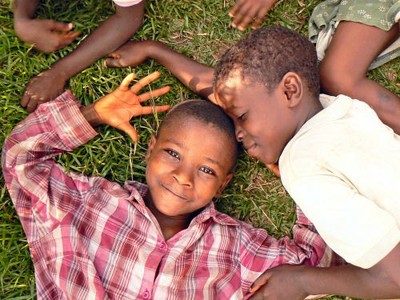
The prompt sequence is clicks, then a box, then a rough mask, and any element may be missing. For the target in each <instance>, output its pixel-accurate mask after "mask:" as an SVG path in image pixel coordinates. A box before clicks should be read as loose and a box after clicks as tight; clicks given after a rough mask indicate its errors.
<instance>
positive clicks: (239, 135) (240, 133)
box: [235, 125, 244, 143]
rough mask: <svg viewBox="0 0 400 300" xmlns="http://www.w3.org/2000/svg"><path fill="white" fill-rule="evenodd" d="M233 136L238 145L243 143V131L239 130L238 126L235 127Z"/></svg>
mask: <svg viewBox="0 0 400 300" xmlns="http://www.w3.org/2000/svg"><path fill="white" fill-rule="evenodd" d="M235 135H236V139H237V141H238V142H239V143H241V142H243V136H244V133H243V130H242V129H241V128H240V126H237V125H236V126H235Z"/></svg>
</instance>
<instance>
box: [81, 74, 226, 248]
mask: <svg viewBox="0 0 400 300" xmlns="http://www.w3.org/2000/svg"><path fill="white" fill-rule="evenodd" d="M159 76H160V74H159V73H158V72H154V73H152V74H150V75H149V76H147V77H145V78H143V79H141V80H139V81H138V82H137V83H135V84H134V85H133V86H132V87H130V83H131V82H132V80H133V79H134V77H135V76H134V74H130V75H128V76H127V77H126V78H125V79H124V80H123V81H122V83H121V85H120V86H119V87H118V88H117V89H116V90H115V91H113V92H112V93H110V94H108V95H106V96H104V97H103V98H101V99H100V100H98V101H97V102H95V103H94V104H91V105H89V106H86V107H82V108H81V112H82V114H83V116H84V117H85V118H86V120H87V121H88V122H89V123H90V124H91V125H92V126H99V125H101V124H108V125H110V126H112V127H114V128H117V129H119V130H122V131H124V132H125V133H126V134H128V135H129V136H130V137H131V138H132V140H133V141H135V142H137V141H138V135H137V132H136V130H135V128H134V127H133V126H132V125H131V124H130V120H131V119H132V118H134V117H138V116H141V115H145V114H151V113H154V112H164V111H166V110H168V109H169V108H170V106H169V105H161V106H142V103H143V102H145V101H147V100H149V99H151V98H153V97H158V96H161V95H163V94H165V93H167V92H168V91H169V87H163V88H160V89H156V90H154V91H151V92H146V93H143V94H138V93H139V91H140V90H141V89H142V88H143V87H145V86H146V85H148V84H149V83H151V82H152V81H154V80H156V79H157V78H158V77H159ZM186 124H187V125H188V126H190V129H188V130H187V129H185V130H181V131H179V130H180V129H181V124H180V123H178V122H176V124H175V125H170V126H169V127H167V128H164V129H163V130H161V131H160V133H159V135H158V136H157V137H155V136H152V138H151V140H150V143H149V147H148V152H147V155H146V162H147V168H146V182H147V184H148V187H149V190H148V193H147V195H145V197H144V200H145V202H146V206H147V207H148V208H149V210H150V211H151V212H152V213H153V215H154V217H155V218H156V219H157V222H158V224H159V226H160V230H161V233H162V234H163V236H164V238H165V240H168V239H170V238H171V237H173V236H174V235H175V234H176V233H178V232H180V231H182V230H184V229H186V228H187V227H188V226H189V223H190V222H191V220H192V219H193V218H194V217H195V216H196V215H197V214H198V213H199V212H200V211H201V210H202V209H203V208H204V207H205V206H206V205H208V204H209V203H210V202H211V201H212V200H213V199H214V198H216V197H219V196H220V195H221V193H222V191H223V190H224V189H225V187H226V185H227V184H228V183H229V181H230V180H231V178H232V176H233V174H232V172H231V169H232V164H233V162H232V159H231V156H229V155H225V154H223V153H224V152H223V151H222V150H226V146H227V145H231V143H229V140H228V137H227V136H226V134H225V133H223V132H221V131H220V129H216V128H214V127H212V126H210V127H207V124H204V123H202V122H201V121H193V120H192V122H191V123H186ZM177 132H179V133H177ZM193 132H196V134H193ZM210 134H211V135H212V134H215V135H213V138H210V139H209V140H208V142H204V139H206V138H207V137H209V136H210ZM199 135H200V136H201V137H202V138H201V139H199V138H198V137H199ZM224 139H225V140H224ZM166 149H168V151H167V150H166ZM228 151H229V150H228ZM231 151H233V148H232V149H231ZM170 152H172V153H170ZM199 166H200V168H199ZM208 167H210V168H212V172H213V173H212V174H210V173H209V172H210V170H209V169H208ZM153 194H154V195H153ZM181 197H185V200H182V199H181Z"/></svg>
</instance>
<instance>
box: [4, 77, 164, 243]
mask: <svg viewBox="0 0 400 300" xmlns="http://www.w3.org/2000/svg"><path fill="white" fill-rule="evenodd" d="M158 76H159V75H158V73H153V74H152V75H150V76H148V77H146V78H144V79H142V80H140V81H139V82H138V83H137V84H136V85H134V86H133V87H132V88H129V87H128V86H129V83H130V81H131V80H132V79H133V76H132V75H130V76H129V77H128V78H127V79H125V80H124V81H123V83H122V84H121V86H120V87H119V88H118V89H117V90H115V91H114V92H112V93H111V94H109V95H107V96H105V97H103V98H101V99H100V100H99V101H98V102H96V103H95V104H94V105H90V106H89V107H86V108H85V107H81V108H80V107H79V104H78V102H77V101H76V99H75V97H74V96H73V95H72V93H71V92H69V91H66V92H65V93H64V94H62V95H60V96H59V97H58V98H57V99H55V100H54V101H51V102H49V103H46V104H43V105H41V106H40V107H39V108H38V109H37V110H36V111H35V112H34V113H32V114H31V115H29V116H28V117H27V118H26V119H25V120H24V121H23V122H22V123H20V124H19V125H18V126H16V127H15V129H14V130H13V131H12V133H11V135H10V136H9V137H8V138H7V139H6V141H5V143H4V147H3V153H2V167H3V173H4V178H5V183H6V185H7V188H8V190H9V193H10V196H11V198H12V200H13V202H14V205H15V207H16V210H17V212H18V215H19V216H20V219H21V222H22V224H23V226H24V230H25V233H26V235H27V237H28V240H29V241H34V240H37V239H38V238H40V237H41V236H42V235H43V234H45V232H46V229H49V228H50V229H49V230H51V228H53V227H52V226H55V225H54V224H57V222H59V221H60V218H63V217H64V216H65V214H66V213H67V212H69V211H74V209H75V208H76V207H78V206H79V205H80V203H81V201H82V199H83V197H84V193H85V191H86V190H88V189H90V188H91V187H92V185H93V183H90V182H92V181H90V180H89V178H88V177H86V176H84V175H82V174H75V173H70V174H67V173H66V172H65V171H64V170H63V168H62V167H61V166H59V165H58V164H57V163H56V162H55V161H54V159H53V158H54V157H55V156H57V155H59V154H61V153H63V152H66V151H72V150H73V149H75V148H76V147H78V146H80V145H82V144H85V143H86V142H88V141H89V140H90V139H92V138H93V137H94V136H95V135H96V132H95V131H94V129H93V128H92V127H91V125H90V124H92V125H98V124H104V123H106V124H109V125H111V126H114V127H116V128H119V129H121V130H124V131H125V132H127V133H128V134H129V135H130V136H131V137H132V138H133V139H135V137H136V132H135V130H134V129H133V127H132V126H131V125H130V124H129V123H128V121H129V120H130V119H131V118H132V117H135V116H139V115H142V114H148V113H152V112H157V111H165V110H167V109H168V106H160V107H142V106H141V104H140V103H141V102H143V101H145V100H147V99H149V98H150V97H151V96H159V95H161V94H164V93H166V92H167V91H168V90H169V88H168V87H165V88H162V89H158V90H154V91H153V92H152V93H151V94H150V93H144V94H141V95H136V94H137V93H138V92H139V90H140V89H141V88H142V87H143V86H145V85H146V84H148V83H149V82H151V81H153V80H155V79H156V78H157V77H158ZM80 111H82V113H83V114H81V113H80ZM104 181H105V179H101V178H99V179H97V182H98V187H99V186H100V183H101V182H104ZM103 185H104V186H105V187H108V188H110V183H107V184H103ZM113 186H114V185H113ZM33 212H35V213H33ZM35 218H39V220H36V221H38V222H39V223H40V224H41V225H40V226H39V225H35ZM38 227H39V228H40V230H41V232H38Z"/></svg>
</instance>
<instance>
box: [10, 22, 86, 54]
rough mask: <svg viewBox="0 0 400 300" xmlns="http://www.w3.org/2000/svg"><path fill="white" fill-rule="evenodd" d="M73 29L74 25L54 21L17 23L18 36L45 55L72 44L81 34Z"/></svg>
mask: <svg viewBox="0 0 400 300" xmlns="http://www.w3.org/2000/svg"><path fill="white" fill-rule="evenodd" d="M73 28H74V25H73V24H72V23H62V22H56V21H54V20H40V19H23V20H16V21H15V32H16V34H17V36H18V37H19V38H20V39H21V40H23V41H24V42H25V43H28V44H32V45H34V47H35V48H37V49H39V50H40V51H42V52H44V53H51V52H54V51H56V50H58V49H60V48H63V47H65V46H67V45H69V44H70V43H72V41H73V40H75V39H76V38H77V37H78V35H79V34H80V32H79V31H72V30H73Z"/></svg>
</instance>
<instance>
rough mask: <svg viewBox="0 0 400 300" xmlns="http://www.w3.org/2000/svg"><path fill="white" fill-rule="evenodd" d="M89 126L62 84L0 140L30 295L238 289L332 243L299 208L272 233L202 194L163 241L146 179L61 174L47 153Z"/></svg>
mask: <svg viewBox="0 0 400 300" xmlns="http://www.w3.org/2000/svg"><path fill="white" fill-rule="evenodd" d="M95 135H96V132H95V130H94V129H93V128H92V127H91V126H90V125H89V124H88V123H87V121H86V120H85V118H84V117H83V116H82V115H81V113H80V111H79V105H78V104H77V103H76V100H75V97H74V96H73V95H72V94H71V92H69V91H67V92H65V93H64V94H62V95H61V96H59V97H58V98H57V99H56V100H54V101H52V102H49V103H46V104H43V105H40V106H39V108H38V109H37V110H36V112H35V113H33V114H31V115H30V116H28V117H27V118H26V119H25V120H24V121H23V122H22V123H21V124H19V125H18V126H17V127H16V128H15V129H14V130H13V132H12V133H11V136H10V137H9V138H8V139H7V140H6V142H5V144H4V148H3V155H2V160H3V162H2V164H3V172H4V176H5V180H6V184H7V188H8V190H9V192H10V195H11V198H12V200H13V202H14V205H15V208H16V210H17V212H18V215H19V217H20V219H21V223H22V225H23V228H24V231H25V234H26V236H27V239H28V241H29V247H30V250H31V254H32V257H33V262H34V266H35V275H36V285H37V293H38V298H39V299H147V298H152V299H163V300H166V299H179V300H182V299H241V298H244V297H245V296H246V294H248V290H249V288H250V286H251V284H252V283H253V282H254V280H255V279H256V278H257V277H258V276H259V275H261V274H262V273H263V272H264V271H265V270H267V269H269V268H272V267H275V266H278V265H280V264H299V263H306V264H311V265H327V264H329V262H330V259H331V251H330V250H329V249H328V248H326V246H325V243H324V242H323V241H322V239H321V238H320V236H319V235H317V234H316V233H315V232H314V231H313V226H311V225H310V223H309V221H308V220H307V219H306V218H305V217H304V216H303V215H299V219H298V222H297V224H296V226H295V228H294V232H293V233H294V240H291V239H289V238H283V239H280V240H276V239H274V238H273V237H271V236H269V235H268V233H267V232H266V231H265V230H263V229H255V228H253V227H251V226H250V225H248V224H246V223H243V222H240V221H238V220H235V219H233V218H231V217H229V216H227V215H225V214H222V213H220V212H218V211H216V210H215V208H214V205H213V204H210V205H209V206H207V207H206V208H205V209H204V210H203V211H202V212H201V213H200V214H199V215H198V216H196V217H195V218H194V219H193V220H192V222H191V223H190V225H189V227H188V228H187V229H185V230H183V231H181V232H179V233H178V234H176V235H175V236H173V237H172V238H171V239H169V240H167V241H166V240H165V239H164V238H163V235H162V233H161V230H160V227H159V225H158V223H157V220H156V219H155V217H154V216H153V215H152V214H151V212H150V211H149V209H148V208H147V207H146V206H145V204H144V201H143V196H144V195H145V194H146V192H147V186H146V185H144V184H140V183H138V182H126V183H125V187H122V186H120V185H118V184H117V183H114V182H110V181H107V180H106V179H104V178H100V177H87V176H84V175H82V174H76V173H72V172H71V173H68V174H67V173H66V172H65V171H64V170H63V168H62V167H61V166H60V165H58V164H56V162H55V161H54V159H53V157H54V156H56V155H59V154H60V153H62V152H65V151H72V150H73V149H75V148H76V147H78V146H80V145H82V144H84V143H86V142H87V141H89V140H90V139H92V138H93V137H94V136H95Z"/></svg>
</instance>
